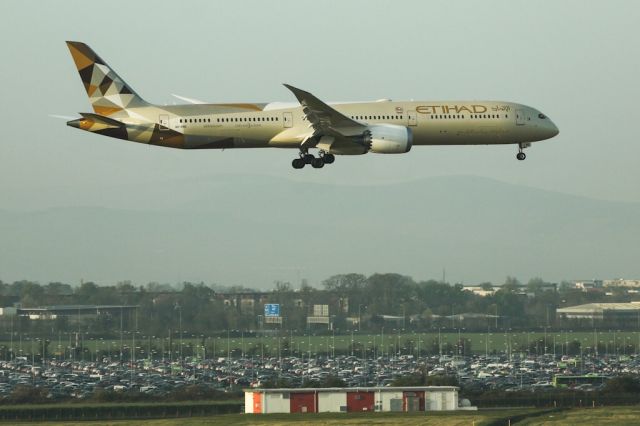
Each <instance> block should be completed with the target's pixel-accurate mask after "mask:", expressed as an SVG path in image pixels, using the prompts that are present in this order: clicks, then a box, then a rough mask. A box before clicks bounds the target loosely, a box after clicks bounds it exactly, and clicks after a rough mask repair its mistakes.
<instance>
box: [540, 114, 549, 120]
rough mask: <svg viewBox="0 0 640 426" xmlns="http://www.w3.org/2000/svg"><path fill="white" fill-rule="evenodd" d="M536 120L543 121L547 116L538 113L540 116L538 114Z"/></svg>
mask: <svg viewBox="0 0 640 426" xmlns="http://www.w3.org/2000/svg"><path fill="white" fill-rule="evenodd" d="M538 118H540V119H542V120H544V119H545V118H547V116H546V115H544V114H542V113H540V114H538Z"/></svg>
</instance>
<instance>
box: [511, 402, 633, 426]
mask: <svg viewBox="0 0 640 426" xmlns="http://www.w3.org/2000/svg"><path fill="white" fill-rule="evenodd" d="M517 424H518V425H523V426H525V425H527V426H528V425H553V426H575V425H580V426H592V425H625V426H627V425H640V407H635V406H634V407H599V408H591V409H589V408H582V409H579V408H575V409H572V410H566V411H562V412H558V413H553V414H549V415H544V416H540V417H536V418H532V419H525V420H523V421H522V422H518V423H517Z"/></svg>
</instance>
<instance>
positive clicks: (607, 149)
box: [0, 0, 640, 281]
mask: <svg viewBox="0 0 640 426" xmlns="http://www.w3.org/2000/svg"><path fill="white" fill-rule="evenodd" d="M0 15H1V16H3V17H4V18H5V19H3V25H2V26H0V55H1V57H2V60H1V61H0V76H2V83H3V85H4V87H3V89H2V91H1V92H0V93H1V96H0V117H2V118H1V119H0V120H1V122H2V124H3V137H2V139H1V140H0V209H2V210H11V211H23V210H40V209H47V208H51V207H59V206H65V207H80V206H88V205H91V206H96V205H98V206H106V207H113V206H117V207H125V208H126V207H138V206H135V205H134V204H135V203H134V202H133V201H131V200H135V199H136V198H137V194H136V192H135V191H136V189H135V188H140V187H141V186H145V185H159V186H161V185H163V184H165V183H166V182H172V181H176V180H185V179H187V180H188V179H198V178H210V177H211V176H214V177H215V176H218V175H220V176H227V175H235V176H244V175H252V176H255V175H257V176H270V177H276V178H285V179H291V180H295V181H298V182H315V183H327V184H338V185H367V186H375V185H382V184H385V183H388V182H403V181H413V180H419V179H424V178H431V177H436V176H456V175H467V176H477V177H483V178H490V179H495V180H499V181H502V182H506V183H510V184H516V185H524V186H528V187H533V188H540V189H545V190H552V191H558V192H562V193H566V194H572V195H578V196H583V197H588V198H595V199H601V200H613V201H623V202H629V203H638V202H640V187H639V185H638V182H640V168H639V167H637V161H638V158H640V144H639V143H638V140H637V130H636V123H637V118H636V109H637V106H636V103H637V102H638V99H640V85H639V84H638V82H637V81H638V76H640V59H639V54H640V27H639V26H638V25H637V23H638V22H640V4H639V3H638V2H634V1H615V2H599V3H588V4H587V3H586V2H584V1H569V0H567V1H544V0H540V1H536V2H531V1H514V0H504V1H493V0H488V1H482V2H478V1H457V2H451V1H395V2H388V1H327V2H321V3H319V2H317V1H236V2H231V1H225V2H221V1H189V2H175V1H173V2H168V1H136V2H131V1H109V2H108V3H105V2H92V1H87V0H83V1H64V2H63V1H50V2H40V1H24V0H20V1H12V0H3V1H2V2H0ZM65 40H77V41H83V42H85V43H87V44H89V45H90V46H91V47H92V48H93V49H94V50H95V51H96V52H98V54H99V55H100V56H101V57H102V58H103V59H104V60H106V61H107V62H108V63H109V64H110V65H111V66H112V67H113V68H114V69H115V70H116V71H117V72H118V74H119V75H120V76H121V77H123V78H124V79H125V80H126V81H127V83H129V85H131V86H132V87H133V88H134V89H135V90H136V91H137V92H138V93H139V94H140V95H141V96H143V97H144V98H145V99H146V100H148V101H150V102H153V103H158V104H172V103H175V102H179V101H177V100H176V99H175V98H173V97H172V96H171V94H174V93H175V94H179V95H182V96H186V97H191V98H197V99H202V100H205V101H210V102H269V101H294V100H295V99H294V98H293V95H292V94H291V93H290V92H289V91H288V90H287V89H286V88H285V87H283V86H282V83H290V84H293V85H295V86H297V87H300V88H303V89H305V90H308V91H311V92H312V93H314V94H315V95H317V96H318V97H320V98H321V99H324V100H327V101H342V100H344V101H353V100H375V99H380V98H390V99H394V100H407V99H421V100H504V101H513V102H518V103H523V104H527V105H530V106H532V107H535V108H537V109H539V110H541V111H543V112H544V113H545V114H547V115H548V116H549V117H550V118H551V119H552V120H553V121H554V123H555V124H556V125H557V126H558V127H559V129H560V134H559V136H557V137H555V138H553V139H551V140H548V141H542V142H539V143H536V144H534V145H533V147H531V148H530V149H529V150H528V151H527V156H528V157H527V160H526V161H524V162H520V161H516V160H515V154H516V152H517V150H516V148H515V146H479V147H417V148H414V149H413V150H412V151H411V152H410V153H409V154H407V155H396V156H394V155H388V156H385V155H367V156H364V157H358V156H356V157H347V158H339V159H338V161H336V163H335V164H333V165H332V166H331V167H327V168H325V169H322V170H313V169H310V168H305V169H304V170H300V171H296V170H293V169H292V168H291V166H290V161H291V159H292V158H293V157H294V153H293V152H291V151H288V150H278V149H270V150H225V151H224V152H223V151H217V150H211V151H197V152H188V151H178V150H172V149H162V148H157V147H147V146H143V145H139V144H131V143H125V142H122V141H118V140H115V139H108V138H103V137H98V136H95V135H90V134H87V133H84V132H80V131H78V130H77V129H72V128H70V127H67V126H65V123H64V120H60V119H56V118H52V117H50V115H52V114H54V115H55V114H57V115H65V116H74V115H76V114H77V113H78V112H85V111H90V106H89V103H88V100H87V98H86V94H85V92H84V90H83V87H82V84H81V82H80V79H79V77H78V75H77V72H76V70H75V67H74V64H73V62H72V60H71V57H70V55H69V52H68V50H67V47H66V45H65V43H64V41H65ZM114 187H117V188H120V189H119V196H120V197H121V198H118V197H117V196H116V197H114V196H110V197H107V198H105V199H104V200H102V199H101V198H100V194H101V193H102V192H103V191H105V190H106V189H107V188H114ZM129 188H130V189H129ZM162 196H163V197H171V196H172V194H169V193H167V194H162ZM1 237H2V236H1V235H0V238H1ZM500 273H501V272H496V274H500ZM24 274H25V276H27V275H28V271H25V273H24ZM1 276H2V271H0V277H1ZM207 278H208V277H203V280H205V281H206V280H207Z"/></svg>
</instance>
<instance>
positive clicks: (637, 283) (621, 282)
mask: <svg viewBox="0 0 640 426" xmlns="http://www.w3.org/2000/svg"><path fill="white" fill-rule="evenodd" d="M602 284H603V286H604V287H627V288H640V280H625V279H622V278H616V279H613V280H603V281H602Z"/></svg>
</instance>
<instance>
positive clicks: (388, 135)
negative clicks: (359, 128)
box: [362, 124, 413, 154]
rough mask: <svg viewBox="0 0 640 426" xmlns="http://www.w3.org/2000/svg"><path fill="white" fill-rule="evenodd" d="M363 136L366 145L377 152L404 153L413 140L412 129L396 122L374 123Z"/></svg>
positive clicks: (371, 150)
mask: <svg viewBox="0 0 640 426" xmlns="http://www.w3.org/2000/svg"><path fill="white" fill-rule="evenodd" d="M362 136H363V143H364V146H368V147H369V151H370V152H375V153H377V154H404V153H405V152H409V151H410V150H411V145H412V142H413V132H412V131H411V129H410V128H408V127H405V126H398V125H395V124H374V125H372V126H369V128H368V129H367V130H366V131H365V132H364V134H363V135H362Z"/></svg>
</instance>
